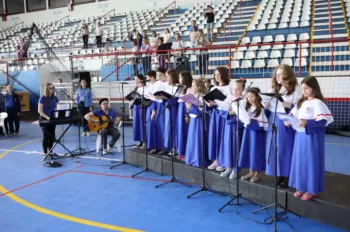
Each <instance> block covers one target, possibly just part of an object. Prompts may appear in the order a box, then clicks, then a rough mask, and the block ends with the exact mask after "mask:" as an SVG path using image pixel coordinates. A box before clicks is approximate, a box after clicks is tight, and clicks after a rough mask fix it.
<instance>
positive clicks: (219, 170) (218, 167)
mask: <svg viewBox="0 0 350 232" xmlns="http://www.w3.org/2000/svg"><path fill="white" fill-rule="evenodd" d="M215 170H216V171H218V172H223V171H225V168H223V167H220V166H217V167H216V169H215Z"/></svg>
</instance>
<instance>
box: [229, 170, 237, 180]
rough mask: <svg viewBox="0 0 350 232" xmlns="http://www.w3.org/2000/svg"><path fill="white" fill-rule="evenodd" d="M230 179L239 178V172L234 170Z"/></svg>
mask: <svg viewBox="0 0 350 232" xmlns="http://www.w3.org/2000/svg"><path fill="white" fill-rule="evenodd" d="M229 178H230V180H235V179H237V173H236V172H235V170H232V172H231V174H230V177H229Z"/></svg>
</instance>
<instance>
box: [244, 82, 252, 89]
mask: <svg viewBox="0 0 350 232" xmlns="http://www.w3.org/2000/svg"><path fill="white" fill-rule="evenodd" d="M252 84H253V82H252V81H251V82H250V84H249V86H248V87H247V88H245V91H246V92H247V91H249V90H250V89H251V86H252Z"/></svg>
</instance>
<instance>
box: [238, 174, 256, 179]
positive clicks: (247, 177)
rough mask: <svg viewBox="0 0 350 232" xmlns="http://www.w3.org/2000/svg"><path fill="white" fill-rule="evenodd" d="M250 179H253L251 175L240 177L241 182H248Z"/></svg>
mask: <svg viewBox="0 0 350 232" xmlns="http://www.w3.org/2000/svg"><path fill="white" fill-rule="evenodd" d="M252 177H253V174H251V173H248V174H247V175H245V176H242V177H241V180H250V179H251V178H252Z"/></svg>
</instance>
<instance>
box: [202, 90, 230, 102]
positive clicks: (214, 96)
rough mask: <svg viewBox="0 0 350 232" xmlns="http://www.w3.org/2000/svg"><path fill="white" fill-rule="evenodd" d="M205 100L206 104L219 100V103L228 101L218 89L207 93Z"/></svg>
mask: <svg viewBox="0 0 350 232" xmlns="http://www.w3.org/2000/svg"><path fill="white" fill-rule="evenodd" d="M203 99H204V100H205V101H206V102H209V101H214V100H219V101H223V100H225V99H226V96H225V95H224V94H223V93H222V92H221V91H220V90H218V89H214V90H213V91H211V92H209V93H207V94H206V95H205V96H204V97H203Z"/></svg>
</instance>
